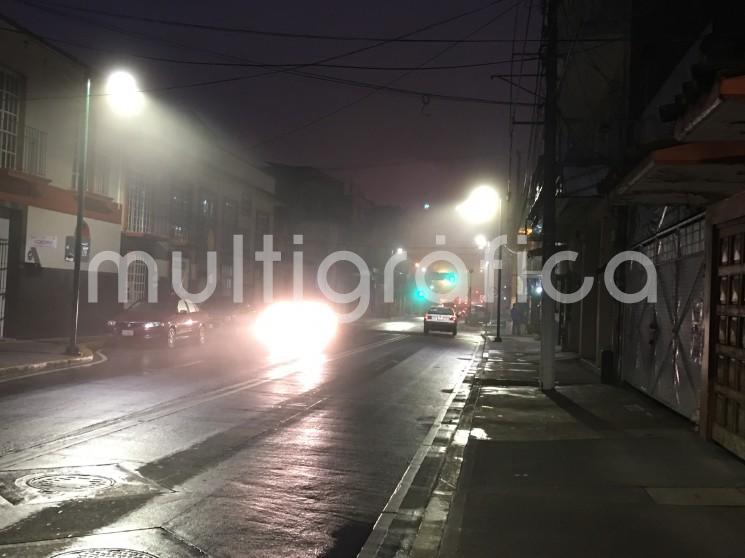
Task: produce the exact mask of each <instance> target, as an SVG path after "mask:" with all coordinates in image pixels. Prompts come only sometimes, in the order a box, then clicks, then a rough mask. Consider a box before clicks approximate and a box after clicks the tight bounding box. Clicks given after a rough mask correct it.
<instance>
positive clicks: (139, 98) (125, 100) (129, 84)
mask: <svg viewBox="0 0 745 558" xmlns="http://www.w3.org/2000/svg"><path fill="white" fill-rule="evenodd" d="M104 92H105V94H106V97H107V99H108V104H109V107H110V108H111V110H112V111H113V112H114V113H115V114H118V115H120V116H133V115H135V114H137V113H138V112H140V111H141V110H142V107H143V105H144V103H145V98H144V96H143V94H142V92H141V91H140V90H139V89H138V87H137V81H136V80H135V78H134V76H132V74H130V73H128V72H125V71H117V72H113V73H112V74H111V75H110V76H109V77H108V79H107V80H106V85H105V87H104ZM90 118H91V77H90V76H88V77H87V78H86V80H85V105H84V110H83V126H82V130H83V137H82V140H83V141H82V145H81V146H80V161H79V167H78V171H79V172H78V183H77V194H78V208H77V219H76V224H75V251H74V255H73V278H72V291H73V292H72V315H71V317H70V342H69V344H68V345H67V354H70V355H79V354H80V347H78V321H79V315H80V261H81V259H82V252H83V221H84V216H85V192H86V191H87V189H88V188H87V181H88V138H89V136H90Z"/></svg>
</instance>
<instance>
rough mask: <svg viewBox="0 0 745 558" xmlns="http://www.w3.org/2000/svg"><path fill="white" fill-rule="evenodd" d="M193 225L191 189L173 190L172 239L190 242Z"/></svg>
mask: <svg viewBox="0 0 745 558" xmlns="http://www.w3.org/2000/svg"><path fill="white" fill-rule="evenodd" d="M190 224H191V189H190V188H173V189H172V190H171V238H173V239H175V240H180V241H182V242H186V241H188V240H189V232H190V231H189V229H190Z"/></svg>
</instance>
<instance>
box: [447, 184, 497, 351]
mask: <svg viewBox="0 0 745 558" xmlns="http://www.w3.org/2000/svg"><path fill="white" fill-rule="evenodd" d="M455 209H456V211H457V212H458V213H460V215H461V217H463V219H464V220H466V221H467V222H468V223H471V224H474V225H481V224H485V223H489V222H491V221H493V220H494V219H495V218H496V219H498V225H497V227H498V228H497V236H499V235H500V234H501V229H502V199H501V197H500V196H499V193H498V192H497V190H496V189H495V188H494V187H493V186H490V185H488V184H482V185H480V186H477V187H476V188H474V189H473V190H472V191H471V193H470V194H469V196H468V198H466V200H465V201H464V202H462V203H460V204H459V205H458V206H456V208H455ZM475 241H476V245H477V246H479V245H481V244H483V247H484V248H486V246H487V245H488V243H487V242H485V241H486V239H485V238H484V237H483V235H478V236H477V237H476V239H475ZM498 250H499V256H498V258H499V261H500V262H501V261H502V244H501V243H500V244H499V247H498ZM496 294H497V334H496V336H495V337H494V341H496V342H501V341H502V327H501V321H502V266H501V265H500V266H499V269H498V270H497V289H496Z"/></svg>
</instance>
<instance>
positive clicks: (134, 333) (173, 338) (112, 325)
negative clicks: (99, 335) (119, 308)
mask: <svg viewBox="0 0 745 558" xmlns="http://www.w3.org/2000/svg"><path fill="white" fill-rule="evenodd" d="M207 321H208V316H207V313H206V312H202V311H201V310H200V308H199V306H197V305H196V304H195V303H193V302H191V301H189V300H185V299H183V298H178V297H168V298H167V299H164V300H162V301H158V302H148V301H147V300H140V301H137V302H135V303H134V304H132V305H131V306H129V307H128V308H127V309H126V310H124V311H123V312H121V313H119V314H118V315H116V316H115V317H114V318H113V319H112V320H109V322H108V323H107V325H108V327H109V331H110V332H111V333H112V335H113V336H114V337H115V338H116V339H117V340H121V341H137V340H139V341H154V342H155V341H161V342H163V343H164V344H165V345H166V347H168V348H169V349H170V348H173V347H175V346H176V343H177V342H178V341H179V340H181V339H193V340H195V341H196V342H198V343H199V344H204V342H205V340H206V329H207Z"/></svg>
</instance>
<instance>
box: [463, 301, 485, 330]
mask: <svg viewBox="0 0 745 558" xmlns="http://www.w3.org/2000/svg"><path fill="white" fill-rule="evenodd" d="M466 320H467V322H468V323H469V324H474V325H477V324H485V323H486V322H488V321H489V313H488V312H487V311H486V307H485V306H483V305H481V304H472V305H471V312H470V314H468V316H467V318H466Z"/></svg>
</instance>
